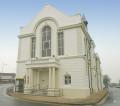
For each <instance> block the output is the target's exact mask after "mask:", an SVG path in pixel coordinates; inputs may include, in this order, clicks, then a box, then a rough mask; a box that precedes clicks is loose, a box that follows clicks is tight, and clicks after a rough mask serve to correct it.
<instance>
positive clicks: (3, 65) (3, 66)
mask: <svg viewBox="0 0 120 106" xmlns="http://www.w3.org/2000/svg"><path fill="white" fill-rule="evenodd" d="M5 66H7V64H5V63H3V64H2V73H3V72H4V69H5Z"/></svg>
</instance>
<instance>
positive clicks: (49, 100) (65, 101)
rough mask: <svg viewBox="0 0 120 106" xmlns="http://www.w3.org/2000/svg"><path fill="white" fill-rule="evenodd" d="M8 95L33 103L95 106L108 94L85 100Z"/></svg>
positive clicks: (94, 95) (104, 93) (96, 94)
mask: <svg viewBox="0 0 120 106" xmlns="http://www.w3.org/2000/svg"><path fill="white" fill-rule="evenodd" d="M9 95H10V96H13V97H15V98H19V99H22V100H28V101H34V102H45V103H55V104H66V105H95V104H99V103H100V102H101V101H103V100H104V99H105V100H106V99H107V97H108V92H107V91H106V90H102V91H99V92H98V93H95V94H93V95H91V96H89V97H87V98H85V99H80V98H75V99H73V98H64V97H47V96H33V95H25V94H22V93H9ZM105 100H104V101H105Z"/></svg>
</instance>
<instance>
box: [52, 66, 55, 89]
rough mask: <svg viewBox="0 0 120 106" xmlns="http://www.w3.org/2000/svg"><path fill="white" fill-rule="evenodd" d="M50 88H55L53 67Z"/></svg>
mask: <svg viewBox="0 0 120 106" xmlns="http://www.w3.org/2000/svg"><path fill="white" fill-rule="evenodd" d="M52 88H55V67H53V68H52Z"/></svg>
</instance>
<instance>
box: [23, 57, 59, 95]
mask: <svg viewBox="0 0 120 106" xmlns="http://www.w3.org/2000/svg"><path fill="white" fill-rule="evenodd" d="M58 66H59V64H58V61H57V60H56V59H55V58H49V59H39V60H38V59H37V60H32V61H27V63H26V75H25V76H26V77H25V86H24V93H29V94H33V95H47V96H60V95H61V90H60V89H59V88H58V85H57V84H58V79H57V74H58Z"/></svg>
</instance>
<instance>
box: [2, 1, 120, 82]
mask: <svg viewBox="0 0 120 106" xmlns="http://www.w3.org/2000/svg"><path fill="white" fill-rule="evenodd" d="M48 3H49V4H52V5H54V6H55V7H56V8H57V9H59V10H61V11H62V12H64V13H65V14H68V15H74V14H76V13H81V14H83V13H84V14H85V16H86V18H87V20H88V23H89V24H88V30H89V33H90V35H91V37H92V38H93V40H94V41H95V44H96V52H98V54H99V56H100V59H101V67H102V71H103V74H108V75H109V76H110V77H111V79H112V80H113V81H116V82H118V79H120V0H0V71H2V70H3V71H4V72H16V60H17V50H18V38H17V36H18V35H19V28H20V26H24V25H26V24H27V23H28V22H30V21H31V20H32V18H33V17H34V16H35V15H36V14H37V13H38V12H39V11H41V9H42V8H43V7H44V5H45V4H48ZM3 64H4V68H3Z"/></svg>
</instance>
